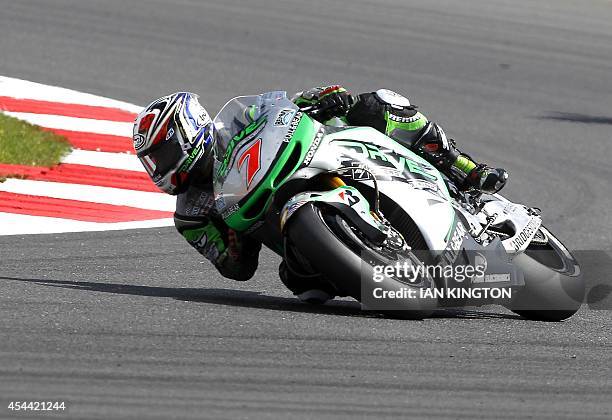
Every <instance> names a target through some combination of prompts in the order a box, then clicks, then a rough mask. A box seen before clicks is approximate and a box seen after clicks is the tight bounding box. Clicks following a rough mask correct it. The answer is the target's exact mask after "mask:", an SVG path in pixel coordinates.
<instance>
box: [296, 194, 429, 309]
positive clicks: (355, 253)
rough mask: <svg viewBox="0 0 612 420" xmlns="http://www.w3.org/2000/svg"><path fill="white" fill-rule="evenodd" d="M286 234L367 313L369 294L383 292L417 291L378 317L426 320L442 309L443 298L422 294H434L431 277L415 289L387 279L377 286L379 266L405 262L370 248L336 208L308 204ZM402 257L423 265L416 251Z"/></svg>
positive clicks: (423, 278) (421, 280)
mask: <svg viewBox="0 0 612 420" xmlns="http://www.w3.org/2000/svg"><path fill="white" fill-rule="evenodd" d="M285 229H286V234H287V237H288V239H289V241H290V243H291V245H292V246H293V247H294V248H295V249H297V250H298V252H299V253H300V255H301V256H302V257H304V258H305V259H306V260H307V261H308V262H309V263H310V265H311V266H312V268H314V269H315V270H316V271H318V272H319V273H321V274H322V275H323V276H324V277H325V278H327V279H329V281H330V282H331V283H332V284H333V286H334V287H335V288H336V289H337V290H338V291H339V292H340V293H341V294H342V295H346V296H351V297H353V298H354V299H356V300H358V301H359V302H361V303H362V305H364V306H365V307H366V308H367V307H368V304H367V302H368V301H371V299H373V298H368V296H367V295H363V293H364V292H365V293H369V291H371V290H372V291H373V289H374V288H379V289H380V288H382V289H383V291H386V292H397V291H401V290H414V291H415V292H414V294H415V295H416V296H415V297H411V298H405V299H397V300H394V301H393V305H392V307H389V308H388V309H387V308H382V309H378V308H376V309H375V310H377V311H378V312H381V313H384V314H386V315H389V316H392V317H396V318H406V319H422V318H425V317H427V316H429V315H431V313H432V312H433V311H434V310H435V309H436V307H437V299H436V298H435V297H421V292H420V290H421V289H427V288H429V289H434V287H435V286H434V282H433V280H432V279H431V278H430V277H423V276H421V277H420V278H419V279H418V280H417V281H416V282H415V283H414V284H407V283H406V282H402V281H400V280H398V279H397V278H394V277H385V278H384V280H383V281H382V282H375V281H374V280H373V279H374V266H375V265H388V264H389V263H395V262H396V261H400V259H397V260H394V261H390V260H389V255H385V254H383V253H381V252H379V251H378V250H376V249H374V247H372V246H368V244H367V243H366V241H363V240H361V239H360V238H359V237H358V235H357V234H358V232H355V231H354V230H352V229H351V227H350V226H349V224H348V223H347V221H346V220H345V219H343V218H342V215H341V214H339V213H337V212H336V211H334V210H332V209H331V208H329V207H326V206H325V205H320V206H317V205H314V204H313V203H307V204H305V205H303V206H302V207H300V208H299V209H298V210H297V211H296V213H295V214H294V215H293V216H292V217H291V219H290V220H289V221H288V223H287V225H286V227H285ZM362 257H363V259H362ZM401 258H402V261H404V260H407V261H410V264H415V265H418V264H420V261H419V260H418V258H417V257H416V256H415V255H414V254H413V253H411V252H410V251H403V253H402V255H401ZM368 309H369V308H368Z"/></svg>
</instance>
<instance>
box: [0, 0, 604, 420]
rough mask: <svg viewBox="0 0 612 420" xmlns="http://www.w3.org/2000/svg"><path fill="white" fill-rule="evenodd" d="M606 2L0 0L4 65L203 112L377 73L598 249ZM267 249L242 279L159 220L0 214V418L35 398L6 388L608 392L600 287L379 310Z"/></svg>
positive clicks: (526, 410) (407, 402) (86, 413)
mask: <svg viewBox="0 0 612 420" xmlns="http://www.w3.org/2000/svg"><path fill="white" fill-rule="evenodd" d="M611 21H612V3H611V2H608V1H598V0H589V1H586V2H585V1H565V0H547V1H537V2H534V1H528V0H514V1H501V0H495V1H489V0H472V1H469V2H458V1H457V2H453V1H450V0H449V1H444V0H434V1H428V2H416V1H405V0H384V1H362V0H350V1H349V0H341V1H335V2H333V3H332V2H327V3H326V2H322V1H318V0H315V1H309V2H305V1H297V0H292V1H272V0H269V1H261V0H256V1H248V2H247V1H237V0H224V1H223V2H220V1H217V2H209V1H194V0H176V1H136V0H130V1H93V0H89V1H85V0H73V1H65V0H61V1H60V0H45V1H42V0H40V1H30V0H19V1H13V0H11V1H8V0H1V1H0V57H1V58H0V74H2V75H6V76H13V77H20V78H24V79H31V80H34V81H38V82H43V83H50V84H56V85H62V86H66V87H71V88H75V89H79V90H84V91H88V92H92V93H97V94H101V95H105V96H109V97H113V98H117V99H122V100H127V101H131V102H135V103H140V104H145V103H147V102H148V101H149V100H151V99H153V98H154V97H157V96H161V95H162V94H165V93H167V92H169V91H174V90H182V89H188V90H193V91H197V92H200V93H201V94H202V101H203V102H204V103H206V104H207V106H208V108H209V109H210V110H211V112H214V111H215V110H217V109H218V108H219V107H220V106H221V105H222V104H223V102H224V101H225V100H226V99H227V98H229V97H231V96H234V95H238V94H246V93H256V92H260V91H264V90H270V89H286V90H288V91H294V90H299V89H303V88H307V87H309V86H312V85H318V84H321V83H326V82H334V81H338V82H342V83H344V84H346V85H347V86H348V87H349V88H350V89H352V90H354V91H365V90H374V89H377V88H379V87H390V88H394V89H396V90H399V91H401V92H404V93H406V94H408V95H409V96H410V97H411V99H412V100H413V101H414V102H415V103H417V104H420V105H421V109H422V110H423V111H425V112H426V113H428V114H429V116H430V117H431V118H432V119H435V120H437V121H439V122H440V123H441V124H443V126H444V127H445V128H446V131H447V132H448V133H449V134H450V135H451V136H452V137H455V138H457V139H458V141H459V143H460V144H461V145H462V146H463V147H464V148H465V149H466V150H468V151H470V152H472V153H473V155H475V156H476V157H477V158H479V159H482V160H485V161H489V162H494V163H496V164H499V165H501V166H503V167H505V168H507V169H508V170H509V171H510V172H511V176H512V179H511V183H510V185H509V186H508V188H507V191H506V193H507V195H508V196H509V197H510V198H512V199H515V200H518V201H521V202H524V203H527V204H532V205H538V206H539V207H541V208H542V209H543V210H544V218H545V223H546V224H547V225H548V226H549V227H550V228H551V230H552V231H553V232H557V233H558V235H559V236H560V237H561V238H562V239H563V240H564V241H565V242H566V243H567V244H568V245H569V246H570V247H571V248H573V249H579V250H591V251H594V250H599V251H601V250H610V249H612V234H611V233H612V229H611V226H612V211H610V208H611V204H612V199H611V197H612V184H611V183H610V180H611V179H612V166H611V164H610V162H611V161H612V149H611V147H610V146H611V135H610V132H611V129H612V82H611V79H610V75H611V74H612V25H610V22H611ZM583 254H584V255H585V257H584V258H585V260H584V261H583V264H585V265H589V264H590V265H591V266H598V265H600V264H599V263H600V261H599V260H598V258H599V257H596V256H593V255H595V254H592V253H590V254H589V253H583ZM587 263H588V264H587ZM277 264H278V258H277V257H275V256H274V255H272V254H271V253H270V252H264V253H263V254H262V256H261V259H260V267H261V268H260V270H259V272H258V273H257V275H256V276H255V278H254V279H252V280H251V281H249V282H247V283H235V282H232V281H229V280H224V279H223V278H221V277H220V276H219V275H217V274H216V273H215V271H214V270H212V269H211V267H210V266H209V265H208V264H207V263H206V262H203V261H202V258H200V257H199V256H198V255H196V254H195V252H193V251H191V250H190V248H189V247H188V246H187V245H186V244H185V243H183V241H182V239H181V238H180V237H179V236H178V235H177V234H176V233H175V232H174V231H173V230H172V229H171V228H168V229H153V230H141V231H128V232H108V233H86V234H64V235H48V236H28V237H0V400H1V401H0V402H1V403H2V406H0V418H10V417H12V416H15V417H18V418H28V417H29V416H31V417H36V418H40V417H44V416H47V414H37V413H23V412H22V413H19V414H17V413H11V412H10V411H9V410H7V409H6V406H7V405H8V402H9V401H16V400H19V401H31V400H53V401H66V405H67V407H68V410H67V411H66V412H64V413H59V414H57V416H58V417H70V418H82V419H85V418H135V419H144V418H160V419H168V418H180V419H186V418H204V417H206V418H209V417H211V418H232V419H234V418H288V417H292V418H313V417H337V418H349V417H351V418H355V417H366V416H371V417H378V418H386V417H419V418H426V417H439V418H474V417H488V418H491V417H493V416H494V417H496V418H516V417H527V418H610V416H611V415H612V403H611V400H610V395H611V391H612V389H611V388H612V387H611V382H612V379H611V378H612V373H611V364H612V357H611V355H610V350H611V339H610V334H611V333H610V332H611V331H612V322H611V316H610V312H609V310H591V309H589V308H587V307H585V308H584V309H582V310H581V311H580V312H579V313H578V314H577V315H576V316H574V317H573V318H572V319H570V320H569V321H567V322H563V323H557V324H550V323H538V322H529V321H525V320H523V319H520V318H519V317H517V316H514V315H512V314H510V313H509V312H507V311H505V310H503V309H500V308H497V307H491V308H486V309H478V310H466V311H443V312H439V313H437V314H436V316H435V317H434V318H432V319H428V320H425V321H423V322H406V321H398V320H390V319H384V318H381V317H378V316H374V315H371V314H370V315H369V314H362V313H360V312H359V310H358V306H357V305H356V304H354V303H352V302H347V301H340V302H334V303H332V304H329V305H327V306H324V307H319V308H313V307H309V306H305V305H302V304H300V303H298V302H297V301H296V300H295V299H293V298H292V297H291V296H290V294H289V293H288V292H286V291H285V290H284V289H283V287H282V286H281V285H280V282H279V281H278V279H277V276H276V266H277ZM602 275H603V277H602V278H600V279H599V280H601V281H609V274H608V273H607V272H605V273H603V274H602ZM606 276H607V277H606ZM600 290H601V289H600ZM608 290H609V289H608ZM603 291H604V292H605V291H606V289H605V288H604V289H603ZM604 307H605V305H604ZM48 416H49V417H51V416H52V415H51V414H48Z"/></svg>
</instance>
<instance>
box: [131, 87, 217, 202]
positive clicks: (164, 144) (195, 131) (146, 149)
mask: <svg viewBox="0 0 612 420" xmlns="http://www.w3.org/2000/svg"><path fill="white" fill-rule="evenodd" d="M213 138H214V126H213V122H212V120H211V118H210V116H209V115H208V112H206V110H205V109H204V107H203V106H202V105H200V103H199V102H198V95H196V94H193V93H189V92H177V93H173V94H171V95H168V96H164V97H162V98H159V99H157V100H155V101H153V102H152V103H151V104H149V105H148V106H147V107H146V108H144V110H143V111H142V112H140V114H138V116H137V117H136V121H135V122H134V133H133V140H134V150H135V151H136V155H137V156H138V159H140V161H141V162H142V165H143V166H144V168H145V170H146V171H147V173H148V174H149V176H150V177H151V180H153V182H154V183H155V185H157V187H158V188H159V189H160V190H162V191H163V192H165V193H168V194H172V195H176V194H179V193H181V192H183V191H184V190H185V189H186V188H187V186H188V183H189V181H190V176H192V175H193V173H195V172H196V170H195V168H198V167H201V166H202V165H203V164H204V163H205V162H206V161H207V160H210V155H211V149H212V145H213Z"/></svg>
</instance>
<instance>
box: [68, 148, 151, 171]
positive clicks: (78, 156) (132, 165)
mask: <svg viewBox="0 0 612 420" xmlns="http://www.w3.org/2000/svg"><path fill="white" fill-rule="evenodd" d="M62 163H74V164H78V165H88V166H97V167H99V168H109V169H124V170H126V171H137V172H145V169H144V168H143V167H142V164H141V163H140V161H139V160H138V158H137V157H136V155H131V154H128V153H109V152H93V151H90V150H78V149H77V150H73V151H72V152H71V153H70V154H69V155H68V156H66V157H65V158H63V159H62Z"/></svg>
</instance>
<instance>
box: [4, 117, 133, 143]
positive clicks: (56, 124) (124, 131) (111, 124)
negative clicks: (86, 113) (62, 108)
mask: <svg viewBox="0 0 612 420" xmlns="http://www.w3.org/2000/svg"><path fill="white" fill-rule="evenodd" d="M4 113H5V114H6V115H9V116H11V117H14V118H19V119H20V120H24V121H27V122H29V123H30V124H35V125H39V126H41V127H47V128H57V129H61V130H71V131H84V132H87V133H97V134H112V135H114V136H122V137H132V129H133V126H134V124H132V123H127V122H116V121H104V120H93V119H89V118H77V117H65V116H63V115H49V114H31V113H29V112H8V111H5V112H4Z"/></svg>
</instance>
